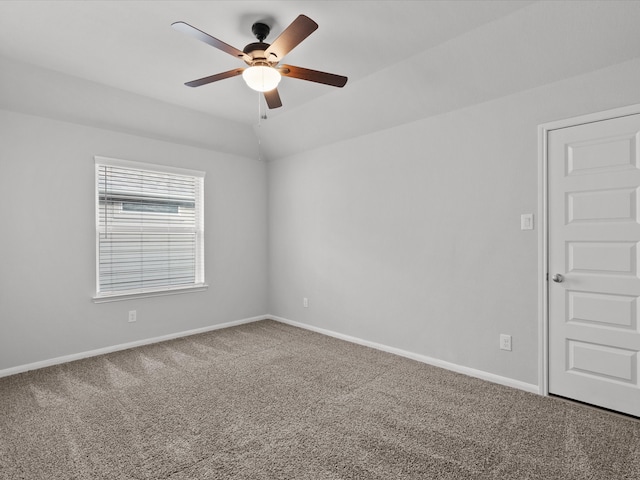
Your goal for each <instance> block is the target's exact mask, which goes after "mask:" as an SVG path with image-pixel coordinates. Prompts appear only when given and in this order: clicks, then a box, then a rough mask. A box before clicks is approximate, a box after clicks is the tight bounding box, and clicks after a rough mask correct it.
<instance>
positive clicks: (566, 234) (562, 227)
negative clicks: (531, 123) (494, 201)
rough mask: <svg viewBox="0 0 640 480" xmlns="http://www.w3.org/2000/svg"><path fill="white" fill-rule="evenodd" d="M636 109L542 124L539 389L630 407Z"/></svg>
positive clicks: (639, 175) (633, 387) (636, 404)
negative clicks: (542, 373)
mask: <svg viewBox="0 0 640 480" xmlns="http://www.w3.org/2000/svg"><path fill="white" fill-rule="evenodd" d="M639 139H640V115H631V116H625V117H620V118H616V119H612V120H605V121H600V122H593V123H587V124H583V125H578V126H573V127H568V128H561V129H557V130H553V131H551V132H549V134H548V137H547V140H548V141H547V148H548V152H547V153H548V162H549V167H548V171H549V179H548V182H549V189H548V191H549V217H548V218H549V275H550V277H551V276H553V275H554V274H560V275H561V276H562V278H561V282H554V281H551V279H550V281H549V392H550V393H552V394H557V395H562V396H565V397H569V398H574V399H576V400H580V401H584V402H587V403H591V404H594V405H599V406H602V407H606V408H610V409H613V410H618V411H621V412H625V413H629V414H632V415H636V416H640V384H639V380H638V370H639V368H640V354H639V351H640V329H639V321H638V298H639V297H640V267H639V264H638V262H639V261H640V255H639V249H640V222H639V213H638V212H639V210H640V209H639V207H638V201H639V198H638V197H639V195H638V191H639V190H640V156H639V153H640V152H639V150H638V143H639Z"/></svg>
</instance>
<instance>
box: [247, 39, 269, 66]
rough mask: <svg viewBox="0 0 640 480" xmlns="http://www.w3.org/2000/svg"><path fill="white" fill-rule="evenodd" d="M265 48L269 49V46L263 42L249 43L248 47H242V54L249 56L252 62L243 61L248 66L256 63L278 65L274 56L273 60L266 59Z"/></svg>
mask: <svg viewBox="0 0 640 480" xmlns="http://www.w3.org/2000/svg"><path fill="white" fill-rule="evenodd" d="M267 48H269V44H268V43H264V42H255V43H250V44H249V45H247V46H246V47H244V49H243V50H242V51H243V52H244V53H246V54H247V55H249V56H250V57H251V58H252V60H253V61H251V62H248V61H246V60H245V62H246V63H247V64H248V65H253V64H254V63H255V62H256V61H257V62H266V63H269V64H275V63H278V62H277V59H276V58H275V55H273V58H271V59H267V57H266V54H265V50H266V49H267Z"/></svg>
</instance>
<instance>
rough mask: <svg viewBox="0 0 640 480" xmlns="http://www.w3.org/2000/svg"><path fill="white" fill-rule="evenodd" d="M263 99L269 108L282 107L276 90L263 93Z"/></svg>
mask: <svg viewBox="0 0 640 480" xmlns="http://www.w3.org/2000/svg"><path fill="white" fill-rule="evenodd" d="M264 99H265V100H266V101H267V106H268V107H269V108H280V107H281V106H282V101H281V100H280V94H279V93H278V89H277V88H274V89H273V90H269V91H268V92H264Z"/></svg>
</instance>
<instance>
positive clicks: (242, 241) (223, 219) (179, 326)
mask: <svg viewBox="0 0 640 480" xmlns="http://www.w3.org/2000/svg"><path fill="white" fill-rule="evenodd" d="M15 93H16V92H15V91H14V94H15ZM22 93H23V94H24V92H22ZM3 94H5V95H7V94H8V93H7V91H6V90H3ZM128 100H129V101H130V100H132V98H128ZM119 106H120V107H122V110H121V111H120V113H121V114H123V115H124V114H126V108H125V105H124V104H121V105H119ZM133 107H135V105H134V106H133ZM155 107H156V108H157V109H158V111H161V112H162V114H163V115H167V112H166V109H165V110H163V106H162V105H155ZM85 109H86V110H90V108H89V107H88V106H87V107H85ZM114 109H115V106H114ZM171 113H173V114H175V113H176V112H175V111H174V110H172V111H171ZM50 115H51V112H48V116H50ZM173 118H174V120H175V121H176V122H179V121H180V120H184V118H183V117H175V116H174V117H173ZM129 120H130V119H129ZM182 128H185V127H184V126H182ZM216 133H217V134H218V135H221V136H224V132H220V131H218V132H212V133H211V136H215V135H216ZM94 155H102V156H107V157H115V158H122V159H127V160H134V161H140V162H150V163H157V164H164V165H174V166H180V167H184V168H189V169H195V170H203V171H205V172H206V178H205V236H206V238H205V262H206V267H205V268H206V281H207V283H208V284H209V289H208V290H207V291H205V292H198V293H189V294H183V295H172V296H164V297H155V298H143V299H136V300H127V301H119V302H114V303H104V304H94V303H93V302H92V300H91V297H92V295H93V294H94V292H95V275H96V268H95V262H96V260H95V204H94V195H95V189H94V159H93V157H94ZM265 198H266V164H265V163H264V162H259V161H257V160H255V159H254V158H248V157H246V156H240V155H233V154H230V153H222V152H217V151H214V150H212V149H205V148H199V147H195V146H189V145H186V144H185V143H173V142H168V141H161V140H157V139H153V138H148V137H147V136H140V135H128V134H124V133H120V132H116V131H113V130H110V129H104V128H95V127H89V126H82V125H80V124H76V123H69V122H64V121H58V120H53V119H49V118H44V117H42V116H35V115H28V114H24V113H17V112H12V111H9V110H0V219H2V220H1V221H2V235H1V236H0V238H1V240H0V242H1V244H2V248H0V370H2V369H7V368H10V367H16V366H22V365H27V364H30V363H33V362H38V361H44V360H49V359H53V358H56V357H60V356H65V355H72V354H78V353H82V352H87V351H91V350H94V349H98V348H102V347H110V346H114V345H120V344H125V343H129V342H134V341H137V340H141V339H148V338H154V337H158V336H162V335H168V334H173V333H177V332H183V331H187V330H191V329H196V328H201V327H207V326H211V325H216V324H221V323H226V322H230V321H235V320H241V319H246V318H250V317H254V316H258V315H263V314H264V313H265V312H266V311H267V290H266V281H267V251H266V242H265V241H264V238H265V235H266V232H267V224H266V222H267V210H266V202H265ZM133 309H135V310H137V314H138V320H137V322H136V323H128V322H127V312H128V311H129V310H133Z"/></svg>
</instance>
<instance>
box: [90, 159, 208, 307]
mask: <svg viewBox="0 0 640 480" xmlns="http://www.w3.org/2000/svg"><path fill="white" fill-rule="evenodd" d="M95 162H96V179H95V181H96V264H97V275H96V296H95V297H94V300H95V301H107V300H115V299H118V298H122V297H125V298H126V297H131V296H144V295H159V294H166V293H179V292H183V291H186V290H193V289H203V288H206V285H205V283H204V221H203V218H204V216H203V190H204V172H196V171H192V170H185V169H179V168H171V167H164V166H160V165H151V164H145V163H137V162H129V161H125V160H116V159H111V158H104V157H95Z"/></svg>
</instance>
